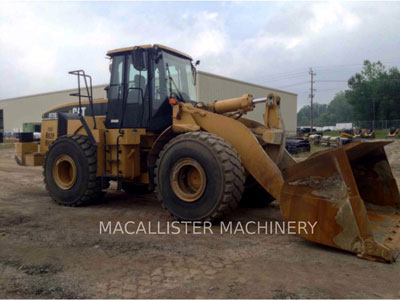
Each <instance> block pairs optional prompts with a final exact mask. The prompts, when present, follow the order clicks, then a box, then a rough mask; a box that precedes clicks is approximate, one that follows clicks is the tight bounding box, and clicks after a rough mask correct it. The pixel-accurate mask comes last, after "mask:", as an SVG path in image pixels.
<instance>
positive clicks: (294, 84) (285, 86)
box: [278, 81, 309, 89]
mask: <svg viewBox="0 0 400 300" xmlns="http://www.w3.org/2000/svg"><path fill="white" fill-rule="evenodd" d="M306 83H309V81H303V82H297V83H293V84H289V85H284V86H280V87H278V89H282V88H287V87H291V86H296V85H302V84H306Z"/></svg>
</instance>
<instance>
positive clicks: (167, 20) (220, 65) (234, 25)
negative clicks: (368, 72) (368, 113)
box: [0, 1, 400, 109]
mask: <svg viewBox="0 0 400 300" xmlns="http://www.w3.org/2000/svg"><path fill="white" fill-rule="evenodd" d="M149 43H160V44H164V45H167V46H170V47H173V48H176V49H179V50H181V51H184V52H187V53H188V54H191V55H192V56H193V57H194V59H200V60H201V65H200V66H199V69H200V70H203V71H208V72H212V73H216V74H219V75H224V76H228V77H232V78H235V79H240V80H244V81H249V82H253V83H257V84H261V85H266V86H270V87H273V88H281V89H284V90H288V91H291V92H294V93H297V94H298V109H299V108H300V107H302V106H303V105H305V104H308V102H309V99H308V95H309V88H310V84H309V80H310V76H309V74H308V70H309V68H310V67H313V69H314V70H315V72H316V73H317V75H316V77H315V80H316V83H315V88H316V89H317V91H316V96H315V101H316V102H319V103H328V102H329V101H330V100H332V98H333V96H334V95H335V93H336V92H338V91H340V90H343V89H345V88H346V86H347V84H346V80H347V79H348V78H349V76H350V75H352V74H354V73H355V72H357V71H359V70H360V68H361V65H362V62H363V60H364V59H369V60H372V61H376V60H381V61H382V62H383V63H384V64H385V65H387V66H399V65H400V52H399V50H400V47H399V46H400V2H386V3H382V2H364V3H354V2H336V1H335V2H323V3H321V2H150V3H144V2H33V3H29V2H18V3H10V2H8V3H5V4H4V3H3V2H2V4H0V74H1V75H0V76H1V78H0V79H1V80H0V99H5V98H11V97H18V96H22V95H29V94H34V93H42V92H48V91H55V90H60V89H68V88H73V87H75V85H76V79H75V78H73V77H72V75H68V74H67V72H68V71H70V70H74V69H84V70H86V72H87V73H89V74H91V75H92V76H93V79H94V84H104V83H107V82H108V80H109V72H108V60H106V59H105V53H106V52H107V50H109V49H114V48H121V47H125V46H131V45H140V44H149Z"/></svg>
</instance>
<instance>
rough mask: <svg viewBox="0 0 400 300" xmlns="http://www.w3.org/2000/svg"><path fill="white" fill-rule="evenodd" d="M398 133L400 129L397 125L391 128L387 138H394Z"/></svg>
mask: <svg viewBox="0 0 400 300" xmlns="http://www.w3.org/2000/svg"><path fill="white" fill-rule="evenodd" d="M398 135H399V129H398V128H396V127H391V128H390V129H389V132H388V134H387V136H386V138H387V139H392V138H395V137H397V136H398Z"/></svg>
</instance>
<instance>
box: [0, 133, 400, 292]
mask: <svg viewBox="0 0 400 300" xmlns="http://www.w3.org/2000/svg"><path fill="white" fill-rule="evenodd" d="M399 146H400V142H398V141H396V142H395V143H393V144H391V145H389V146H387V147H386V148H387V152H388V157H389V161H390V163H391V166H392V170H393V173H394V175H395V176H396V177H397V180H398V182H399V176H400V154H399V151H398V149H399ZM0 181H1V182H2V184H1V185H0V207H1V209H0V298H27V297H34V298H76V297H89V298H93V297H95V298H102V297H105V298H128V297H129V298H138V297H141V298H158V297H163V298H193V297H199V298H237V297H240V298H298V297H301V298H336V297H339V298H344V297H348V298H380V297H382V298H393V297H396V298H398V297H400V291H399V288H398V282H399V281H400V275H399V274H400V263H394V264H383V263H376V262H370V261H366V260H361V259H358V258H357V257H356V256H355V255H353V254H351V253H347V252H344V251H339V250H336V249H332V248H328V247H324V246H321V245H317V244H313V243H310V242H307V241H305V240H303V239H301V238H299V237H297V236H294V235H283V234H277V235H265V234H255V235H248V234H244V235H243V234H237V235H230V234H227V233H224V234H217V232H218V228H219V226H218V225H215V226H214V227H213V229H214V230H213V231H214V232H215V233H214V234H201V235H194V234H191V233H189V234H179V235H146V234H135V235H127V234H99V222H100V221H103V222H108V221H112V222H114V223H115V222H117V221H120V222H127V221H135V222H140V221H143V222H148V221H151V222H153V223H156V222H157V221H160V222H161V223H162V224H165V223H166V222H167V221H172V220H171V218H170V216H169V214H168V213H167V212H166V211H165V210H164V209H162V208H161V207H160V204H159V203H158V201H157V200H156V199H155V197H154V196H153V195H147V196H129V195H127V194H125V193H122V192H115V191H114V192H113V191H110V192H109V193H108V194H107V196H106V198H105V201H104V202H103V203H100V204H97V205H93V206H88V207H81V208H69V207H63V206H58V205H56V204H55V203H54V202H53V201H52V200H51V199H50V197H49V196H48V195H47V192H46V191H45V188H44V186H43V182H42V174H41V168H38V167H36V168H33V167H21V166H17V165H16V163H15V161H14V159H13V153H12V150H11V149H3V150H0ZM226 220H227V221H250V220H251V221H256V222H257V221H279V222H282V217H281V214H280V210H279V205H278V204H277V203H276V202H273V203H272V204H271V205H270V206H268V207H267V208H261V209H260V208H258V209H251V208H239V209H237V210H236V211H235V212H233V213H232V214H231V215H229V216H227V217H226ZM388 278H390V279H388Z"/></svg>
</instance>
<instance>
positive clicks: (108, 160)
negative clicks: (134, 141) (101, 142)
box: [106, 159, 118, 162]
mask: <svg viewBox="0 0 400 300" xmlns="http://www.w3.org/2000/svg"><path fill="white" fill-rule="evenodd" d="M117 161H118V160H116V159H106V162H117Z"/></svg>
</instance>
